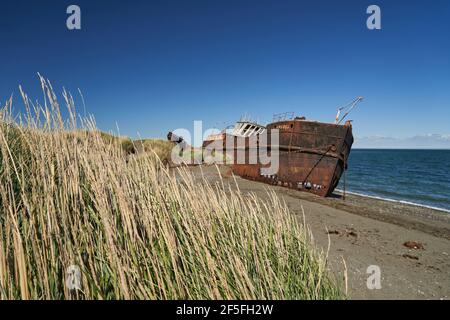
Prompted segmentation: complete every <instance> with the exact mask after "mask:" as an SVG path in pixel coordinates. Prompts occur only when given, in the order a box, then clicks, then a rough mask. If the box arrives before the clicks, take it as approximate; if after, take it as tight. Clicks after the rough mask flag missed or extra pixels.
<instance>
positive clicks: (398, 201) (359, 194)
mask: <svg viewBox="0 0 450 320" xmlns="http://www.w3.org/2000/svg"><path fill="white" fill-rule="evenodd" d="M335 191H337V192H338V193H344V190H341V189H335ZM345 193H348V194H353V195H356V196H360V197H365V198H371V199H377V200H383V201H389V202H396V203H402V204H409V205H412V206H416V207H422V208H428V209H433V210H437V211H443V212H447V213H450V210H448V209H444V208H439V207H433V206H427V205H425V204H420V203H415V202H410V201H405V200H396V199H390V198H383V197H378V196H371V195H368V194H363V193H358V192H352V191H345Z"/></svg>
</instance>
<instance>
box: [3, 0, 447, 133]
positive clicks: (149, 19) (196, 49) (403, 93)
mask: <svg viewBox="0 0 450 320" xmlns="http://www.w3.org/2000/svg"><path fill="white" fill-rule="evenodd" d="M70 4H78V5H79V6H80V7H81V11H82V30H79V31H69V30H68V29H67V28H66V18H67V16H68V15H67V14H66V8H67V6H68V5H70ZM370 4H377V5H379V6H380V7H381V10H382V30H374V31H371V30H368V29H367V28H366V19H367V17H368V15H367V14H366V8H367V7H368V5H370ZM0 9H1V12H2V19H1V20H0V43H1V50H0V99H1V101H5V100H6V99H7V98H8V97H9V96H10V94H11V93H14V96H15V99H16V100H15V101H16V103H15V108H16V110H18V109H20V106H21V105H22V104H21V101H20V100H19V99H18V98H19V92H18V85H19V84H22V85H23V87H24V88H25V90H26V91H27V92H28V93H29V95H30V96H33V97H35V98H39V99H41V97H42V94H41V93H40V91H39V84H38V80H37V76H36V73H37V72H40V73H41V74H43V75H44V76H45V77H47V78H49V79H50V80H51V81H52V83H53V86H54V87H55V88H57V90H58V91H60V90H61V88H62V87H63V86H65V87H66V88H67V89H68V90H70V91H71V92H72V93H73V94H76V93H77V88H81V90H82V91H83V93H84V96H85V100H86V104H87V109H88V112H90V113H92V114H94V116H95V117H96V119H97V123H98V126H99V127H100V128H101V129H103V130H115V128H116V122H117V123H118V125H119V128H120V132H121V134H126V135H130V136H133V137H136V135H137V132H139V133H140V135H141V136H142V137H163V136H164V135H165V134H166V132H167V131H168V130H171V129H176V128H188V129H189V128H191V127H192V122H193V120H203V121H204V123H205V126H207V127H210V126H215V125H218V126H219V127H222V126H223V125H224V123H227V124H230V123H232V122H233V121H234V120H237V118H239V117H240V116H241V115H242V114H244V113H247V114H249V115H251V116H253V117H254V118H258V119H259V120H260V121H262V122H265V121H268V120H270V119H271V117H272V114H273V113H278V112H282V111H295V112H296V113H298V114H300V115H305V116H306V117H307V118H313V119H316V120H321V121H332V120H333V118H334V116H335V112H336V107H337V106H339V105H342V104H344V103H346V102H348V101H350V100H352V99H353V98H354V97H356V96H358V95H361V96H364V97H365V100H364V102H363V103H362V104H361V105H360V106H359V107H358V109H356V110H355V111H354V113H353V114H352V116H351V118H352V119H353V120H354V131H355V135H356V136H370V135H384V136H395V137H406V136H412V135H417V134H427V133H440V134H449V133H450V34H449V33H450V32H449V31H450V1H448V0H442V1H439V0H433V1H398V0H397V1H392V0H391V1H381V0H371V1H365V0H359V1H356V0H355V1H352V0H343V1H332V0H329V1H317V0H315V1H313V0H311V1H299V0H298V1H264V0H262V1H261V0H259V1H254V0H247V1H245V0H228V1H219V0H209V1H199V0H183V1H94V0H90V1H80V0H72V1H63V0H54V1H48V0H44V1H42V0H41V1H17V0H16V1H2V2H1V4H0ZM77 103H78V110H79V111H82V105H81V102H80V99H77Z"/></svg>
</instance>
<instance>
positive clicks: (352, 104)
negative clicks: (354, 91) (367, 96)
mask: <svg viewBox="0 0 450 320" xmlns="http://www.w3.org/2000/svg"><path fill="white" fill-rule="evenodd" d="M362 99H363V97H357V98H355V99H354V100H353V101H352V102H350V103H349V104H346V105H345V106H343V107H340V108H339V109H338V110H337V114H336V120H335V122H334V123H335V124H339V123H341V122H342V120H344V119H345V117H347V116H348V114H349V113H350V112H351V111H352V110H353V108H355V107H356V105H357V104H358V103H359V102H360V101H361V100H362ZM343 111H345V114H344V115H343V116H342V118H340V116H341V112H343Z"/></svg>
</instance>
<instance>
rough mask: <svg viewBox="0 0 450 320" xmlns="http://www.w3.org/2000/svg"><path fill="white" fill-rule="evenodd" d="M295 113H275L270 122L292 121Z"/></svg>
mask: <svg viewBox="0 0 450 320" xmlns="http://www.w3.org/2000/svg"><path fill="white" fill-rule="evenodd" d="M294 116H295V113H294V112H292V111H289V112H283V113H276V114H274V115H273V119H272V122H279V121H286V120H292V119H294Z"/></svg>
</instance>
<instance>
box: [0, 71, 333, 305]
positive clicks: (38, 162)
mask: <svg viewBox="0 0 450 320" xmlns="http://www.w3.org/2000/svg"><path fill="white" fill-rule="evenodd" d="M41 83H42V87H43V89H44V91H45V94H46V97H47V104H46V105H47V106H46V107H45V106H39V105H37V106H33V105H32V104H31V103H30V101H29V100H28V98H27V97H26V95H23V98H24V102H25V106H27V116H26V119H25V120H24V121H17V120H16V119H14V118H12V117H11V113H10V111H9V110H11V105H12V101H11V100H10V101H9V102H7V103H6V105H5V107H4V108H3V109H2V110H1V113H0V298H1V299H80V298H81V299H335V298H341V297H342V294H341V291H340V290H339V288H338V287H337V286H336V284H335V283H334V282H333V281H332V280H330V277H329V276H328V274H327V272H326V268H325V259H324V257H323V255H320V254H318V253H317V252H316V251H314V250H313V249H312V247H311V245H310V241H309V237H308V233H307V232H306V230H305V229H304V227H303V226H301V225H300V224H299V223H298V222H297V219H296V218H295V217H293V216H292V215H291V214H290V213H289V211H288V209H287V208H286V206H285V205H284V204H283V203H282V202H280V200H279V199H278V198H277V197H276V196H275V195H274V194H273V193H268V196H267V199H265V200H264V201H261V200H260V199H258V198H256V197H254V196H244V195H243V194H242V193H240V192H236V191H232V190H228V189H226V188H225V187H223V186H217V185H210V184H208V183H207V182H206V181H203V182H201V183H199V182H198V181H195V180H194V178H193V176H192V175H191V174H190V173H189V172H188V171H186V170H185V169H182V168H178V169H175V170H177V172H174V170H169V169H168V168H167V166H166V165H164V164H163V163H162V161H161V160H160V158H164V157H165V155H166V154H167V153H166V152H170V149H169V146H168V144H167V143H163V142H159V141H144V142H139V143H140V145H141V147H142V145H143V146H144V148H147V149H146V150H153V151H155V150H156V151H155V152H156V154H158V156H154V153H153V154H150V153H148V152H144V153H142V152H140V153H135V152H132V150H135V148H139V147H136V145H138V144H139V143H131V142H129V141H128V140H126V139H125V140H123V139H109V138H105V134H102V133H101V132H100V131H99V130H97V129H96V127H95V122H94V121H93V119H92V118H88V119H82V120H79V121H78V118H77V116H76V114H75V111H74V110H75V109H74V105H73V100H72V99H71V97H70V95H68V94H66V93H64V99H65V104H66V105H67V107H68V110H69V115H70V116H69V120H63V118H62V116H61V114H60V112H59V110H60V106H59V104H58V101H57V100H56V95H55V94H54V92H53V90H52V89H51V86H50V85H49V83H48V82H47V81H45V80H44V79H42V78H41ZM130 143H131V144H130ZM71 265H76V266H78V267H79V268H80V271H81V288H80V289H79V290H69V289H68V287H67V286H66V277H67V270H68V268H69V267H70V266H71Z"/></svg>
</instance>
